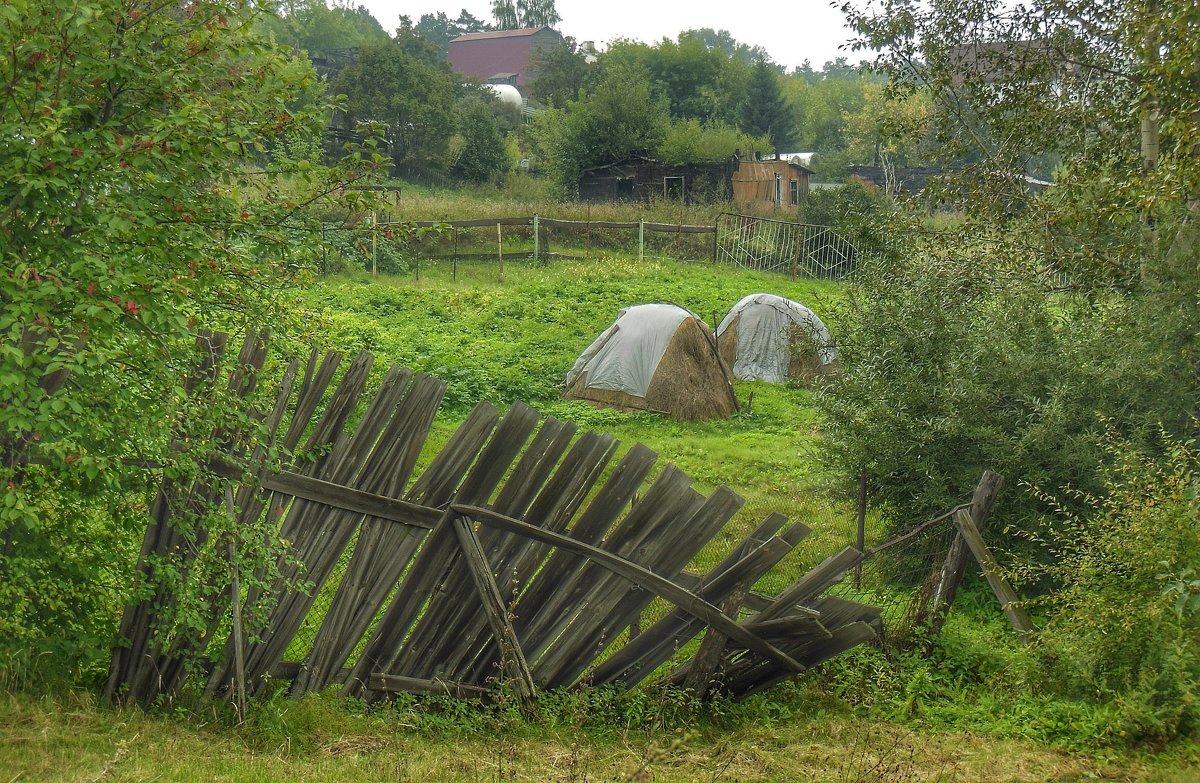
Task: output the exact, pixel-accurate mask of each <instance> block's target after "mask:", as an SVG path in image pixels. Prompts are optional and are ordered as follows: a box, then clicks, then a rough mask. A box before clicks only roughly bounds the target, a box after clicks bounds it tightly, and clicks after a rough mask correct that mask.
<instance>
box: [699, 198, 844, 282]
mask: <svg viewBox="0 0 1200 783" xmlns="http://www.w3.org/2000/svg"><path fill="white" fill-rule="evenodd" d="M716 245H717V261H718V262H720V263H726V264H734V265H736V266H740V267H745V268H746V269H760V270H763V271H767V272H780V273H783V274H787V275H790V276H791V277H793V278H796V277H814V278H818V279H822V280H830V279H838V278H842V277H845V276H846V275H848V274H849V273H850V272H851V271H853V269H854V264H855V259H856V257H857V256H858V251H857V250H855V248H854V245H852V244H850V242H848V241H847V240H845V239H843V238H842V237H841V236H839V235H838V234H836V233H835V232H834V231H833V230H832V229H830V228H829V227H828V226H814V225H809V224H807V223H791V222H789V221H786V220H773V219H771V218H760V217H754V216H752V215H737V214H733V213H730V212H726V213H722V214H721V215H719V216H718V217H717V243H716Z"/></svg>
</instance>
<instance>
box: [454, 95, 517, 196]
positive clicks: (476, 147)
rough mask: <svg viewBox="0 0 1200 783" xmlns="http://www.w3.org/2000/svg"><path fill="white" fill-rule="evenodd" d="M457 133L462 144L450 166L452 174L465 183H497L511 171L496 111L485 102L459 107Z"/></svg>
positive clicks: (472, 102)
mask: <svg viewBox="0 0 1200 783" xmlns="http://www.w3.org/2000/svg"><path fill="white" fill-rule="evenodd" d="M458 134H459V138H458V140H459V143H460V144H461V147H460V149H459V153H458V159H457V160H456V161H455V162H454V164H453V165H452V166H451V169H450V170H451V173H452V174H453V175H455V176H456V177H460V178H462V179H464V180H466V181H467V182H496V181H498V180H500V179H501V178H502V177H503V176H504V175H505V174H507V173H508V172H509V171H511V170H512V165H511V162H510V161H509V155H508V149H507V148H506V147H505V143H504V137H503V136H502V135H501V134H500V128H499V126H498V125H497V124H496V116H495V113H494V111H493V110H492V107H491V106H489V105H488V104H487V103H486V102H484V101H482V100H473V101H468V102H466V105H465V106H460V108H459V114H458Z"/></svg>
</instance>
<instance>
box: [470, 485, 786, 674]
mask: <svg viewBox="0 0 1200 783" xmlns="http://www.w3.org/2000/svg"><path fill="white" fill-rule="evenodd" d="M451 510H453V511H454V512H455V513H459V514H462V515H464V516H467V517H470V518H471V519H474V520H476V521H478V522H482V523H484V524H488V525H497V526H500V527H504V528H507V529H509V530H512V531H515V532H520V533H521V534H522V535H527V536H529V537H530V538H535V539H538V540H541V541H545V542H547V543H551V544H554V545H556V546H558V547H559V548H560V549H563V550H566V551H568V552H573V553H575V554H578V555H581V556H583V557H586V558H587V559H588V560H589V562H592V563H595V564H596V565H597V566H599V567H601V568H604V569H607V570H609V571H611V572H612V573H614V574H617V575H618V576H620V577H622V578H623V579H627V580H629V581H631V582H636V583H637V584H638V585H639V586H641V587H643V588H644V589H646V590H649V591H652V592H654V593H655V594H656V595H660V596H662V597H663V598H665V599H666V600H668V601H671V602H672V603H674V604H675V605H676V606H678V607H679V608H680V609H683V610H684V611H686V612H688V613H690V614H693V615H695V616H697V617H699V618H700V619H702V620H704V621H705V622H706V623H708V624H709V625H715V626H717V627H718V628H720V629H721V630H722V631H724V632H725V633H726V635H728V636H729V637H730V638H731V639H733V640H735V641H736V642H737V643H738V644H740V645H742V646H744V647H746V648H747V649H751V650H754V651H756V652H758V653H760V654H761V655H763V656H765V657H768V658H771V659H772V660H775V661H776V662H778V663H779V664H781V665H783V666H785V667H788V668H791V669H792V670H793V671H803V668H802V667H800V666H799V665H798V664H796V662H795V661H791V660H790V659H789V658H788V657H787V656H786V655H783V654H782V653H780V652H779V651H778V650H776V649H775V648H774V647H772V646H771V645H767V644H765V643H763V642H762V640H761V639H758V638H757V637H755V636H754V635H753V634H750V633H749V632H747V631H745V629H743V628H741V627H740V626H738V625H737V624H736V623H734V622H732V621H731V620H730V619H729V618H727V617H726V616H725V615H723V614H722V613H721V610H720V609H718V608H717V607H715V606H713V605H712V604H710V603H708V602H706V601H704V600H703V599H701V598H699V597H698V596H696V595H695V594H693V593H689V592H688V591H686V590H684V589H683V588H681V587H679V586H678V585H676V584H675V583H673V582H671V581H670V580H669V579H664V578H663V577H661V576H658V575H657V574H654V573H652V572H650V571H647V570H646V569H644V568H642V567H641V566H639V565H637V564H636V563H632V562H630V561H629V560H626V559H624V558H622V557H620V556H618V555H614V554H613V553H611V552H607V551H605V550H603V549H599V548H597V547H593V546H589V545H587V544H584V543H582V542H579V541H575V540H574V539H572V538H570V537H568V536H564V535H561V534H559V533H554V532H551V531H549V530H542V529H541V528H538V527H535V526H533V525H529V524H526V523H524V522H521V521H520V520H516V519H511V518H508V517H504V516H502V515H500V514H496V513H495V512H493V511H491V510H489V509H485V508H478V507H471V506H459V505H454V506H451Z"/></svg>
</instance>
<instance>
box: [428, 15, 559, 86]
mask: <svg viewBox="0 0 1200 783" xmlns="http://www.w3.org/2000/svg"><path fill="white" fill-rule="evenodd" d="M562 40H563V37H562V34H561V33H559V32H557V31H555V30H551V29H550V28H549V27H530V28H527V29H524V30H496V31H494V32H490V33H467V34H466V35H460V36H459V37H457V38H453V39H451V41H450V52H449V57H450V65H451V67H453V68H454V70H456V71H458V72H459V73H461V74H464V75H466V76H474V77H475V78H476V79H479V80H481V81H484V82H489V83H491V84H511V85H514V86H516V87H518V88H523V87H525V85H527V84H529V83H530V82H532V81H533V80H534V78H535V77H536V76H537V74H536V73H534V72H533V71H532V70H530V68H529V58H530V55H531V54H533V51H534V49H537V48H541V47H543V46H553V45H555V44H559V43H562Z"/></svg>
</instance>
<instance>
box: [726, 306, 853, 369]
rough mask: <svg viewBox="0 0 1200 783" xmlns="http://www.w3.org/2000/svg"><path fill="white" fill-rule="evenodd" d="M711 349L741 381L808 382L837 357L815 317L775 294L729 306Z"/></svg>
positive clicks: (828, 338) (801, 307) (807, 310)
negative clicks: (715, 351) (718, 352)
mask: <svg viewBox="0 0 1200 783" xmlns="http://www.w3.org/2000/svg"><path fill="white" fill-rule="evenodd" d="M717 345H718V346H720V352H721V358H722V359H723V360H724V361H725V363H726V364H728V365H729V366H730V367H731V368H732V371H733V376H734V377H735V378H739V379H741V380H743V381H752V380H756V379H761V380H764V381H766V382H767V383H784V382H785V381H786V380H787V379H788V378H799V379H811V378H812V377H814V376H816V375H819V374H822V373H824V372H826V371H827V369H828V368H829V367H830V365H831V363H832V362H833V360H834V359H835V358H836V357H837V349H836V348H834V347H833V345H832V342H831V340H830V337H829V330H828V329H826V328H825V324H824V323H823V322H822V321H821V319H820V318H818V317H817V315H816V313H814V312H813V311H812V310H809V309H808V308H807V307H805V306H804V305H802V304H800V303H799V302H793V301H792V300H791V299H785V298H783V297H782V296H776V295H775V294H751V295H750V296H747V297H745V298H744V299H742V300H741V301H740V302H738V303H737V304H736V305H734V306H733V309H732V310H730V311H729V313H728V314H727V315H726V316H725V318H724V319H723V320H722V321H721V324H720V325H719V326H718V327H717Z"/></svg>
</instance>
